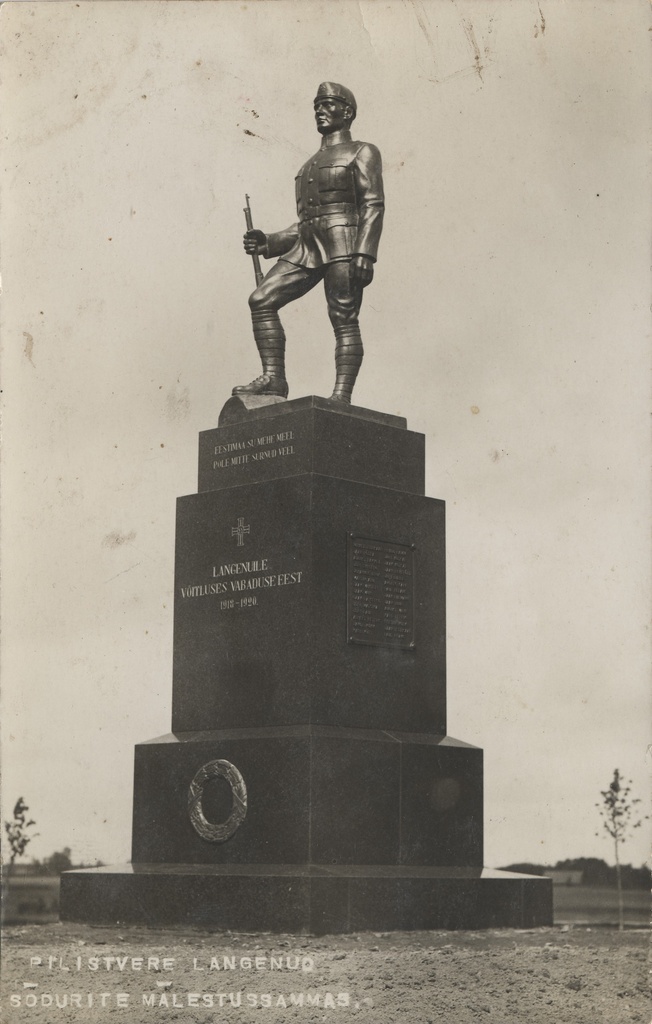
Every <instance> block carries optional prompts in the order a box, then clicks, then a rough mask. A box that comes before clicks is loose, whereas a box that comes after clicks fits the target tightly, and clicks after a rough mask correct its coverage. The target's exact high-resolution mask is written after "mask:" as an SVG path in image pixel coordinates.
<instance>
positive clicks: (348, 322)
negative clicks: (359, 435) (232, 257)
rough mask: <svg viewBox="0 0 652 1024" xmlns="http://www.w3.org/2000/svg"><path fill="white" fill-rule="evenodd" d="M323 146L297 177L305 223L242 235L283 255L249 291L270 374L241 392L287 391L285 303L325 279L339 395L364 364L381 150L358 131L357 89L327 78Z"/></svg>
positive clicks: (247, 242) (379, 217)
mask: <svg viewBox="0 0 652 1024" xmlns="http://www.w3.org/2000/svg"><path fill="white" fill-rule="evenodd" d="M314 108H315V120H316V122H317V131H318V132H319V133H320V135H321V136H322V142H321V147H320V149H319V152H317V153H315V155H314V156H313V157H311V158H310V160H308V161H307V163H305V164H304V165H303V167H302V168H301V170H300V171H299V173H298V174H297V176H296V178H295V186H296V200H297V214H298V221H297V223H296V224H293V225H292V227H290V228H287V229H286V230H285V231H277V232H273V233H270V234H266V233H265V232H263V231H258V230H255V229H251V230H249V231H247V233H246V234H245V236H244V248H245V251H246V252H247V253H248V254H249V255H250V256H259V255H260V256H264V257H266V258H267V259H269V258H271V257H273V256H278V257H280V259H279V260H278V262H277V263H275V265H274V266H273V267H272V269H271V270H270V271H269V273H268V274H266V276H265V277H264V278H263V279H262V280H261V281H260V283H259V285H258V287H257V288H256V290H255V292H254V293H253V294H252V295H251V297H250V298H249V306H250V307H251V317H252V321H253V331H254V338H255V339H256V345H257V346H258V351H259V353H260V358H261V361H262V365H263V372H262V374H261V375H260V377H257V378H256V379H255V380H253V381H252V382H251V384H243V385H240V386H239V387H235V388H234V389H233V394H234V395H236V396H237V395H276V396H279V397H280V398H287V394H288V385H287V381H286V378H285V333H284V331H283V327H282V325H281V321H280V319H279V315H278V311H279V309H280V308H281V307H282V306H285V305H287V303H288V302H292V301H293V300H294V299H298V298H300V297H301V296H302V295H305V294H306V292H309V291H310V289H311V288H314V287H315V285H316V284H317V283H318V282H319V281H322V280H323V282H324V289H325V292H326V302H327V304H328V315H329V317H330V321H331V324H332V325H333V329H334V331H335V369H336V378H335V387H334V389H333V394H332V395H331V400H332V401H334V402H343V403H345V404H350V402H351V393H352V391H353V385H354V383H355V379H356V377H357V375H358V370H359V369H360V365H361V363H362V354H363V348H362V339H361V337H360V326H359V323H358V314H359V312H360V306H361V304H362V291H363V288H365V287H366V286H367V285H368V284H369V283H370V282H371V279H372V278H373V275H374V266H373V265H374V263H375V262H376V254H377V252H378V242H379V240H380V234H381V231H382V225H383V211H384V198H383V180H382V164H381V159H380V153H379V152H378V150H377V149H376V147H375V146H372V145H370V144H369V143H368V142H354V141H352V139H351V131H350V128H351V124H352V122H353V120H354V118H355V116H356V109H357V108H356V102H355V97H354V96H353V93H352V92H351V91H350V90H349V89H346V88H345V87H344V86H343V85H337V84H336V83H335V82H322V84H321V85H320V86H319V88H318V90H317V95H316V97H315V101H314Z"/></svg>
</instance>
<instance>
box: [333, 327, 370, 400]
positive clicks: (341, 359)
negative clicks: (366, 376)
mask: <svg viewBox="0 0 652 1024" xmlns="http://www.w3.org/2000/svg"><path fill="white" fill-rule="evenodd" d="M363 352H364V349H363V347H362V338H361V337H360V328H359V326H358V324H345V325H344V326H342V327H336V328H335V387H334V388H333V394H332V395H331V401H332V402H342V403H343V404H345V405H350V404H351V394H352V392H353V385H354V384H355V380H356V377H357V376H358V370H359V369H360V366H361V364H362V356H363Z"/></svg>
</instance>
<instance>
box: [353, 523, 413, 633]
mask: <svg viewBox="0 0 652 1024" xmlns="http://www.w3.org/2000/svg"><path fill="white" fill-rule="evenodd" d="M347 564H348V578H347V636H348V639H349V643H356V644H377V645H381V646H387V647H405V648H408V649H411V648H413V647H414V644H415V641H414V545H407V544H391V543H388V542H387V541H382V540H371V539H369V538H367V537H355V536H354V535H353V534H350V535H349V538H348V559H347Z"/></svg>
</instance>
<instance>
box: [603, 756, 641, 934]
mask: <svg viewBox="0 0 652 1024" xmlns="http://www.w3.org/2000/svg"><path fill="white" fill-rule="evenodd" d="M631 791H632V781H631V779H624V778H623V777H622V775H621V774H620V772H619V770H618V768H615V769H614V777H613V779H612V780H611V782H610V783H609V789H602V790H600V796H601V797H602V802H601V803H598V804H596V805H595V806H596V807H597V808H598V810H599V811H600V816H601V817H602V827H603V828H604V829H605V831H606V832H608V834H609V835H610V836H611V838H612V839H613V841H614V853H615V855H616V885H617V887H618V928H619V929H620V930H621V931H622V929H623V927H624V911H623V886H622V879H621V874H620V847H621V845H622V843H624V842H625V840H626V839H628V838H629V836H630V835H631V832H632V830H633V829H635V828H640V826H641V824H642V822H643V821H644V820H645V816H639V815H638V813H637V811H636V806H635V805H636V804H640V802H641V801H640V800H639V798H638V797H630V795H629V794H630V793H631ZM599 835H601V833H600V832H596V836H599Z"/></svg>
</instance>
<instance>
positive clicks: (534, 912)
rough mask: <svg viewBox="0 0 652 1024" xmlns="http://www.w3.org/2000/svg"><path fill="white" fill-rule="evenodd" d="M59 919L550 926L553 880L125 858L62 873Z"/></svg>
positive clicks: (358, 926)
mask: <svg viewBox="0 0 652 1024" xmlns="http://www.w3.org/2000/svg"><path fill="white" fill-rule="evenodd" d="M61 919H62V920H64V921H79V922H86V923H93V924H117V923H120V924H141V925H150V926H157V927H160V926H165V925H189V926H194V927H197V928H208V929H214V930H216V931H249V932H251V931H259V932H295V933H296V932H300V933H308V934H313V935H320V934H321V935H323V934H328V933H331V934H333V933H346V932H356V931H415V930H433V929H440V928H446V929H463V928H464V929H473V930H475V929H480V928H532V927H537V926H543V925H551V924H552V883H551V880H550V879H549V878H541V877H538V876H534V875H521V874H515V873H512V872H508V871H494V870H492V869H489V868H455V867H451V868H429V867H382V866H376V865H374V866H351V865H332V866H327V865H323V866H322V865H305V866H302V865H296V864H292V865H260V864H256V865H198V864H120V865H116V866H112V867H101V868H87V869H83V870H79V871H68V872H65V873H64V874H63V875H62V876H61Z"/></svg>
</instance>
